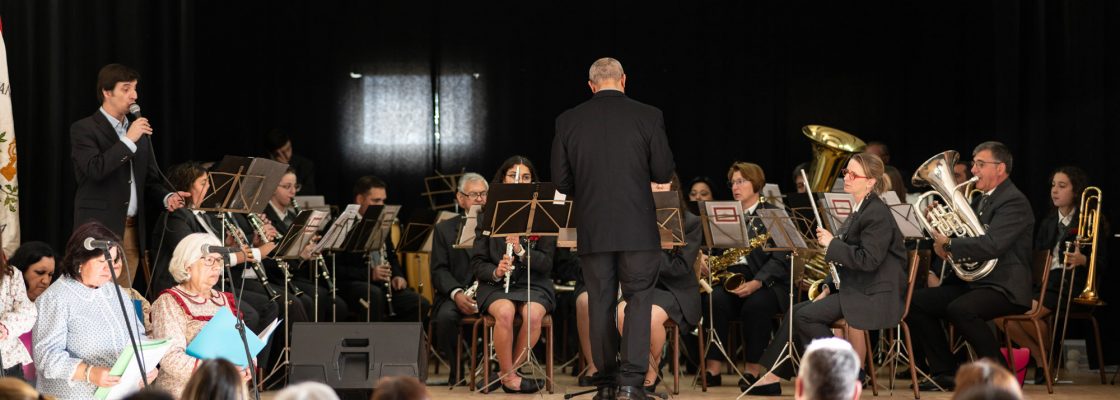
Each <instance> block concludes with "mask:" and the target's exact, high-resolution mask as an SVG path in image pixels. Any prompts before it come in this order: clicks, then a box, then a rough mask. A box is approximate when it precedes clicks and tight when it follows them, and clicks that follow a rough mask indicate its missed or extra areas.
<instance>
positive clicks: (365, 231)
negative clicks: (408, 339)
mask: <svg viewBox="0 0 1120 400" xmlns="http://www.w3.org/2000/svg"><path fill="white" fill-rule="evenodd" d="M400 210H401V206H399V205H375V206H368V207H366V213H365V214H364V215H362V219H361V220H360V221H358V223H357V225H356V226H354V227H353V228H352V229H351V230H350V234H349V235H347V236H346V240H344V241H343V244H342V249H343V250H344V251H346V252H350V253H361V254H363V255H365V258H366V275H369V270H370V269H371V268H373V258H372V257H373V255H372V254H370V253H371V252H373V251H374V250H380V251H381V262H387V260H386V259H385V258H386V257H385V241H386V239H387V238H388V237H389V230H390V229H392V227H393V221H394V220H396V219H397V213H399V212H400ZM365 281H366V304H365V306H366V322H370V321H372V319H373V318H372V315H371V312H372V311H373V283H371V282H370V280H369V279H366V280H365ZM385 288H386V290H387V291H386V295H387V296H392V295H393V286H392V278H390V279H389V282H385ZM392 301H393V300H392V297H389V307H390V308H389V310H390V313H389V314H390V315H392V314H393V313H392V312H391V311H392V306H393V304H392Z"/></svg>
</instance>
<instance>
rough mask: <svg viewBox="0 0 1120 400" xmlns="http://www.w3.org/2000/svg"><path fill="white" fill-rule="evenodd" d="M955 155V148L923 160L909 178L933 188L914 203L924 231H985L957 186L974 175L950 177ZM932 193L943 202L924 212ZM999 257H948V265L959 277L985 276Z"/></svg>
mask: <svg viewBox="0 0 1120 400" xmlns="http://www.w3.org/2000/svg"><path fill="white" fill-rule="evenodd" d="M958 158H960V154H958V153H957V152H956V151H954V150H947V151H944V152H941V153H940V154H937V155H935V156H933V157H932V158H930V159H929V160H926V162H924V163H922V165H921V166H920V167H918V170H917V171H915V172H914V177H913V178H911V180H910V181H911V183H913V184H914V186H919V187H920V186H927V185H928V186H930V187H932V188H933V190H931V191H929V192H926V193H923V194H922V195H921V196H919V197H918V202H917V206H916V208H918V210H919V212H918V221H919V222H921V224H922V227H923V228H925V230H926V232H930V233H932V232H937V233H940V234H942V235H945V236H949V237H954V236H956V237H976V236H982V235H984V226H983V225H981V224H980V219H979V218H977V217H976V213H975V212H973V211H972V206H970V205H969V202H968V198H966V197H965V195H964V194H963V193H961V191H959V190H957V189H958V188H959V187H961V186H964V185H967V184H969V183H972V182H975V181H976V180H977V178H975V177H973V178H972V179H969V180H967V181H964V182H961V183H957V182H956V179H954V178H953V165H954V164H956V163H957V159H958ZM934 195H936V196H938V197H940V198H941V199H942V200H943V201H944V203H945V204H943V205H942V204H938V205H936V206H935V207H933V208H932V209H931V210H930V211H929V213H928V214H927V213H925V212H923V211H924V210H925V204H926V203H925V201H926V200H927V199H929V198H932V197H933V196H934ZM998 261H999V260H998V259H994V258H993V259H991V260H988V261H984V262H968V263H958V262H955V261H953V260H949V266H951V267H953V272H955V273H956V274H957V276H958V277H960V278H961V279H962V280H964V281H966V282H972V281H975V280H978V279H983V278H984V277H985V276H988V274H989V273H991V272H992V269H993V268H995V267H996V263H997V262H998Z"/></svg>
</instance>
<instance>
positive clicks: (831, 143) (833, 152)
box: [801, 125, 867, 193]
mask: <svg viewBox="0 0 1120 400" xmlns="http://www.w3.org/2000/svg"><path fill="white" fill-rule="evenodd" d="M801 133H804V134H805V136H807V137H808V138H809V140H812V141H813V143H812V145H813V163H812V165H811V166H810V167H809V171H805V174H806V175H808V176H809V182H805V184H806V185H809V186H808V187H809V188H811V189H813V192H814V193H827V192H831V191H832V186H833V185H834V184H836V178H838V177H839V176H840V170H841V169H844V166H845V165H847V164H848V159H849V158H852V155H853V154H856V153H859V152H861V151H863V148H864V147H867V145H866V144H864V143H863V141H862V140H860V139H859V138H858V137H856V136H855V135H853V134H850V133H847V132H844V131H842V130H839V129H836V128H829V127H827V126H823V125H805V126H803V127H801Z"/></svg>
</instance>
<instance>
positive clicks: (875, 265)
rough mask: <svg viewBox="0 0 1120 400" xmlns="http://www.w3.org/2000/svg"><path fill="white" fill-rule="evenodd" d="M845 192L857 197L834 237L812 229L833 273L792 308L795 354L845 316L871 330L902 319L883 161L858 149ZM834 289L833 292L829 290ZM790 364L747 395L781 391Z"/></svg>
mask: <svg viewBox="0 0 1120 400" xmlns="http://www.w3.org/2000/svg"><path fill="white" fill-rule="evenodd" d="M843 173H844V192H846V193H849V194H851V195H852V196H853V197H855V199H856V204H855V207H854V208H853V210H852V213H851V214H849V215H848V218H847V219H846V220H844V224H843V225H842V226H841V227H840V229H838V230H837V232H836V233H837V235H836V236H833V234H832V233H831V232H829V231H827V230H825V229H822V228H817V242H818V243H820V245H822V246H824V247H825V249H826V251H825V255H824V260H825V261H826V262H828V263H830V264H831V265H833V267H832V270H834V271H836V273H835V275H833V276H831V277H829V278H828V279H826V280H825V282H826V284H827V285H826V286H825V289H823V290H822V292H821V294H820V295H818V296H817V298H816V299H813V300H812V301H808V302H802V303H800V304H797V305H796V306H794V307H793V310H792V312H793V327H794V329H795V332H796V333H797V338H796V340H795V343H796V345H797V347H798V352H799V353H803V351H802V350H803V349H804V346H805V345H806V344H808V343H809V342H811V341H812V340H813V339H817V338H822V337H829V336H832V329H831V326H832V324H833V323H834V322H836V321H838V320H840V319H844V320H846V321H847V323H848V325H849V326H851V327H852V328H854V329H859V330H863V331H871V330H878V329H886V328H892V327H894V326H896V325H898V322H899V321H900V320H901V318H902V308H903V304H902V303H903V300H904V299H903V297H904V296H905V289H906V271H905V270H904V269H905V264H906V248H905V246H904V244H903V240H902V232H901V231H899V229H898V225H897V224H896V223H895V220H894V217H893V216H892V215H891V210H890V208H889V207H887V205H886V203H884V202H883V200H882V199H880V198H879V195H880V194H882V193H883V192H885V191H887V190H890V178H889V177H888V176H887V175H886V173H885V171H884V166H883V161H882V160H880V159H879V157H877V156H875V155H874V154H871V153H859V154H856V155H854V156H852V158H851V160H849V161H848V168H847V169H845V170H844V172H843ZM831 288H836V289H837V293H836V294H834V295H832V294H830V293H832V289H831ZM788 324H789V319H788V316H787V317H786V318H783V319H782V327H781V328H778V332H777V333H776V334H775V335H774V340H773V341H772V342H770V346H769V347H768V348H767V349H766V353H765V354H764V355H763V357H762V361H763V365H767V366H769V365H773V363H774V362H775V361H777V359H778V355H779V353H780V352H781V350H782V348H783V346H785V344H786V341H787V340H788V337H789V336H788V329H789V326H788ZM793 372H794V371H793V368H792V366H791V363H789V362H784V363H782V365H780V366H778V367H777V368H775V369H773V370H771V371H770V373H768V374H767V375H765V376H763V377H762V378H761V379H760V380H759V382H758V386H755V388H754V389H752V390H751V392H750V393H751V394H758V395H777V394H781V387H780V386H779V378H783V379H790V378H791V377H792V376H793Z"/></svg>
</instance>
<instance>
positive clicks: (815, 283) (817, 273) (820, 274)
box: [801, 252, 832, 300]
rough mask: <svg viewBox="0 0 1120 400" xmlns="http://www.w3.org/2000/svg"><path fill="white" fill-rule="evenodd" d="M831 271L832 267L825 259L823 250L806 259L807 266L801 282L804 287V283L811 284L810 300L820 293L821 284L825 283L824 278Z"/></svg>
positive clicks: (802, 273)
mask: <svg viewBox="0 0 1120 400" xmlns="http://www.w3.org/2000/svg"><path fill="white" fill-rule="evenodd" d="M830 271H832V269H831V267H830V266H829V265H828V263H827V262H825V261H824V253H822V252H817V253H816V254H813V257H812V258H809V259H807V260H805V267H804V268H803V269H802V272H801V284H802V287H804V285H808V286H809V289H808V295H809V300H812V299H815V298H817V295H818V294H820V288H821V285H822V284H824V280H825V279H826V278H828V275H829V274H830V273H831V272H830Z"/></svg>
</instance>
